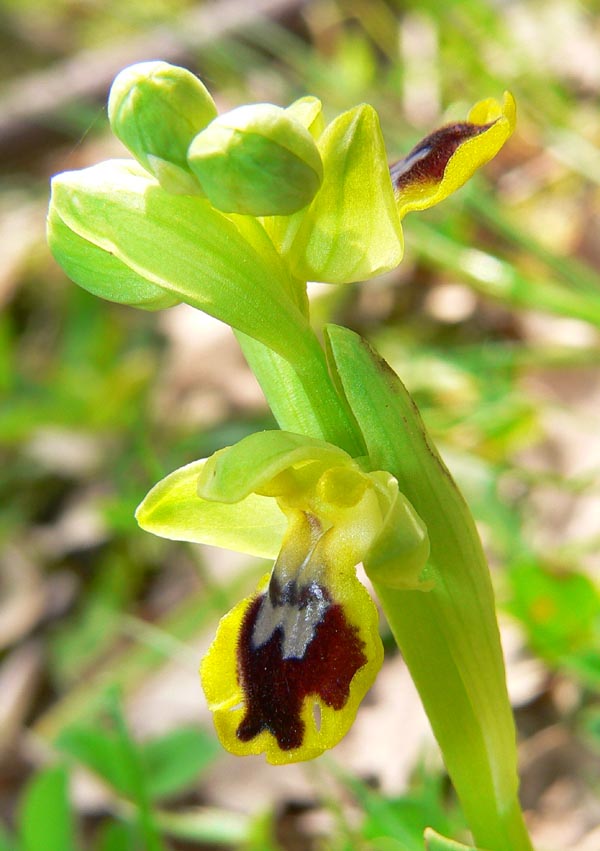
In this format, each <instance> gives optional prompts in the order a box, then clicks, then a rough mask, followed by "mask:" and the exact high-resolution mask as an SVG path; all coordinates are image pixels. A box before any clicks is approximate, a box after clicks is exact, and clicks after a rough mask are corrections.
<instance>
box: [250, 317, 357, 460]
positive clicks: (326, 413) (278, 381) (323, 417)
mask: <svg viewBox="0 0 600 851" xmlns="http://www.w3.org/2000/svg"><path fill="white" fill-rule="evenodd" d="M235 335H236V337H237V339H238V342H239V344H240V346H241V348H242V351H243V352H244V357H245V358H246V360H247V361H248V364H249V366H250V368H251V370H252V372H253V373H254V375H255V376H256V378H257V380H258V382H259V384H260V386H261V388H262V390H263V393H264V394H265V398H266V399H267V402H268V403H269V406H270V408H271V410H272V412H273V416H274V417H275V419H276V420H277V422H278V424H279V426H280V428H282V429H284V430H286V431H293V432H296V433H297V434H305V435H307V436H308V437H318V438H320V439H321V440H326V441H328V442H329V443H333V444H334V445H335V446H339V447H340V448H341V449H344V450H345V451H346V452H348V453H349V454H350V455H352V456H353V457H357V456H359V455H364V454H365V448H364V443H363V441H362V437H361V434H360V431H359V429H358V427H357V425H356V423H355V422H354V421H353V418H352V415H351V413H350V412H349V410H348V407H347V405H346V403H345V400H344V399H343V397H340V395H339V394H338V392H337V391H336V389H335V387H334V384H333V382H332V380H331V376H330V374H329V370H328V368H327V362H326V360H325V354H324V352H323V350H322V349H321V347H320V345H319V343H318V341H317V338H316V337H314V336H313V340H314V344H313V346H312V348H311V350H309V353H308V356H307V355H306V353H303V352H300V351H299V352H298V353H297V354H298V357H297V358H296V359H295V360H294V362H293V363H292V362H290V361H288V360H284V358H283V357H281V356H280V355H278V354H277V353H276V352H274V351H273V350H272V349H269V348H268V347H267V346H265V345H264V344H263V343H260V342H259V341H258V340H255V339H253V338H252V337H248V336H247V335H246V334H243V333H241V332H240V331H235Z"/></svg>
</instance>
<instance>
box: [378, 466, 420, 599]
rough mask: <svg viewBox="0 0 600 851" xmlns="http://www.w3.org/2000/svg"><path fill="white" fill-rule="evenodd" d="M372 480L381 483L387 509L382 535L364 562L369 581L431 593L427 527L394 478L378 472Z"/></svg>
mask: <svg viewBox="0 0 600 851" xmlns="http://www.w3.org/2000/svg"><path fill="white" fill-rule="evenodd" d="M370 478H371V479H373V480H375V481H377V482H378V483H381V486H382V488H383V493H384V499H385V502H386V503H387V504H386V509H387V510H386V513H385V515H384V521H383V527H382V529H381V532H380V533H379V535H378V536H377V538H376V540H375V542H374V544H373V546H372V547H371V549H370V550H369V552H368V554H367V556H366V557H365V558H364V559H363V563H364V566H365V570H366V571H367V574H368V576H369V578H370V579H371V580H372V581H374V582H379V583H381V584H383V585H387V586H388V587H390V588H412V589H419V590H421V591H428V590H430V589H431V588H432V586H433V580H432V579H431V578H428V577H427V576H426V575H424V573H423V571H424V568H425V565H426V564H427V559H428V558H429V551H430V545H429V536H428V534H427V527H426V526H425V524H424V523H423V521H422V520H421V518H420V517H419V515H418V514H417V512H416V511H415V509H414V508H413V507H412V505H411V504H410V502H409V501H408V499H407V498H406V497H405V496H404V494H403V493H400V491H399V490H398V483H397V482H396V479H395V478H394V477H393V476H391V475H390V474H389V473H384V472H376V473H371V474H370ZM390 496H391V501H389V500H390ZM388 501H389V502H388Z"/></svg>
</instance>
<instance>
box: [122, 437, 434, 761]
mask: <svg viewBox="0 0 600 851" xmlns="http://www.w3.org/2000/svg"><path fill="white" fill-rule="evenodd" d="M137 519H138V522H139V523H140V525H141V526H142V527H143V528H145V529H147V530H149V531H152V532H154V533H156V534H159V535H162V536H164V537H170V538H177V539H185V540H194V541H199V540H205V541H207V542H210V543H220V544H221V545H226V546H228V547H229V548H231V549H241V550H243V551H246V552H248V551H250V552H254V553H255V554H261V555H268V556H270V555H273V554H274V553H275V552H277V553H278V555H277V557H276V560H275V564H274V566H273V569H272V571H271V573H270V574H267V575H266V576H264V577H263V578H262V579H261V581H260V582H259V584H258V587H257V588H256V590H255V591H254V593H252V594H251V595H250V596H248V597H247V598H246V599H244V600H242V601H241V602H240V603H238V605H237V606H235V607H234V608H233V609H232V610H231V611H230V612H229V613H228V614H227V615H225V617H224V618H223V619H222V620H221V622H220V624H219V627H218V630H217V634H216V637H215V640H214V642H213V643H212V645H211V647H210V649H209V651H208V653H207V654H206V656H205V658H204V660H203V662H202V666H201V679H202V685H203V688H204V692H205V694H206V698H207V702H208V705H209V708H210V709H211V711H212V712H213V716H214V722H215V727H216V730H217V734H218V736H219V739H220V740H221V742H222V744H223V746H224V747H225V748H227V750H229V751H231V752H232V753H235V754H238V755H246V754H259V753H265V754H266V757H267V760H268V761H269V762H270V763H272V764H276V765H278V764H284V763H289V762H297V761H300V760H306V759H312V758H313V757H315V756H318V755H319V754H321V753H323V751H324V750H326V749H328V748H331V747H333V746H334V745H336V744H337V743H338V742H339V741H340V739H342V737H343V736H344V735H345V734H346V733H347V731H348V730H349V728H350V726H351V724H352V722H353V720H354V717H355V715H356V712H357V709H358V706H359V704H360V702H361V700H362V699H363V697H364V696H365V694H366V693H367V691H368V690H369V688H370V687H371V685H372V683H373V681H374V679H375V676H376V674H377V672H378V670H379V668H380V667H381V663H382V660H383V650H382V645H381V640H380V638H379V632H378V614H377V609H376V607H375V604H374V603H373V601H372V600H371V597H370V596H369V593H368V592H367V590H366V588H365V587H364V586H363V585H362V584H361V583H360V581H359V580H358V578H357V576H356V571H355V567H356V565H357V564H358V562H360V561H361V560H362V559H363V558H366V557H368V556H370V555H371V553H374V554H375V556H374V560H375V561H377V562H381V563H382V564H384V566H383V567H382V569H383V570H386V569H387V568H386V565H387V566H389V564H390V563H391V562H394V563H395V564H396V566H398V565H401V567H400V569H399V571H398V572H399V574H401V573H403V574H404V576H405V581H406V583H407V584H408V585H412V586H413V587H415V586H418V584H419V574H420V573H421V570H422V568H423V565H424V563H425V561H426V559H427V555H428V552H429V545H428V539H427V534H426V532H425V529H424V526H423V523H422V522H421V520H420V519H419V518H418V516H417V515H416V514H415V512H414V510H413V509H412V507H411V506H410V504H409V503H408V501H407V500H406V499H405V498H404V497H403V496H402V494H400V493H399V491H398V485H397V482H396V480H395V479H394V478H393V476H391V475H390V474H389V473H384V472H381V471H378V472H365V471H364V470H363V469H362V467H361V465H360V463H359V462H358V461H356V460H354V459H352V458H351V457H350V456H349V455H348V454H347V453H345V452H344V451H343V450H341V449H339V448H337V447H335V446H332V445H331V444H328V443H325V442H324V441H320V440H316V439H311V438H307V437H304V436H300V435H295V434H290V433H289V432H283V431H273V432H262V433H259V434H254V435H251V436H249V437H247V438H245V439H244V440H242V441H241V442H240V443H238V444H236V445H235V446H232V447H229V448H227V449H224V450H221V451H220V452H217V453H216V454H215V455H213V456H212V457H211V458H209V459H208V460H206V461H202V462H195V463H194V464H190V465H188V466H187V467H184V468H182V469H181V470H177V471H175V473H172V474H171V475H170V476H167V478H166V479H163V481H162V482H159V484H158V485H156V487H155V488H153V489H152V491H150V493H149V494H148V496H147V497H146V499H145V500H144V502H143V503H142V504H141V506H140V507H139V509H138V512H137ZM215 529H217V530H221V532H219V531H217V532H216V533H215ZM391 530H393V532H391ZM254 531H255V532H256V534H253V532H254ZM215 534H216V536H217V537H215ZM392 538H393V541H394V542H395V543H393V542H392ZM379 541H380V542H381V553H380V554H379V557H378V558H377V545H378V542H379Z"/></svg>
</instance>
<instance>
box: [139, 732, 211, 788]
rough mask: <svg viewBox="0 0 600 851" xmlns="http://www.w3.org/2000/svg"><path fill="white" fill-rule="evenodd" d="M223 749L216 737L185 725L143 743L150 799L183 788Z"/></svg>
mask: <svg viewBox="0 0 600 851" xmlns="http://www.w3.org/2000/svg"><path fill="white" fill-rule="evenodd" d="M220 752H221V749H220V747H219V745H218V744H217V742H216V740H215V738H214V736H209V735H208V734H207V733H204V732H203V731H202V730H200V729H197V728H192V727H188V728H185V727H182V728H179V729H177V730H173V731H172V732H171V733H167V734H166V735H165V736H161V737H160V738H159V739H153V740H150V741H148V742H144V743H143V744H142V745H141V747H140V756H141V760H142V763H143V765H144V773H145V775H146V778H147V785H148V794H149V795H150V797H151V798H153V799H155V798H164V797H165V796H168V795H173V794H175V793H177V792H180V791H182V790H183V789H185V788H186V787H187V786H189V785H190V784H191V783H192V782H193V781H194V779H196V778H198V777H199V776H200V775H201V774H202V772H203V771H204V769H205V768H206V767H207V766H208V765H210V763H211V762H212V761H213V760H214V759H215V757H216V756H217V755H218V754H219V753H220Z"/></svg>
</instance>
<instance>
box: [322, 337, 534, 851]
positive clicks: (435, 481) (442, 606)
mask: <svg viewBox="0 0 600 851" xmlns="http://www.w3.org/2000/svg"><path fill="white" fill-rule="evenodd" d="M328 337H329V343H330V346H331V353H332V357H333V360H334V361H335V365H336V368H337V374H338V377H339V381H340V384H341V387H342V389H343V392H344V394H345V395H346V398H347V400H348V403H349V404H350V406H351V408H352V411H353V413H354V415H355V416H356V419H357V422H358V424H359V426H360V428H361V430H362V433H363V435H364V438H365V441H366V444H367V449H368V452H369V457H370V460H371V463H372V465H373V468H374V469H383V470H389V471H390V472H391V473H392V474H393V475H394V476H395V477H396V478H397V480H398V484H399V487H400V490H401V491H402V492H403V493H404V494H405V495H406V496H407V498H408V499H409V500H410V501H411V503H412V504H413V506H414V508H415V510H416V511H417V512H418V514H419V515H420V516H421V518H422V519H423V520H424V521H425V523H426V525H427V528H428V532H429V537H430V543H431V558H430V561H429V563H428V566H427V571H428V578H431V579H433V580H434V584H433V588H432V589H431V590H429V591H419V590H398V589H394V588H390V587H388V586H386V585H384V584H383V583H382V582H379V581H378V579H377V576H376V575H375V574H371V579H372V580H373V583H374V586H375V590H376V592H377V594H378V596H379V598H380V600H381V603H382V606H383V609H384V611H385V614H386V617H387V619H388V621H389V623H390V627H391V629H392V632H393V634H394V637H395V639H396V641H397V643H398V646H399V647H400V649H401V651H402V653H403V655H404V658H405V660H406V663H407V665H408V667H409V669H410V672H411V674H412V677H413V679H414V681H415V684H416V686H417V688H418V690H419V693H420V695H421V699H422V701H423V705H424V707H425V710H426V712H427V714H428V716H429V720H430V722H431V726H432V728H433V731H434V733H435V735H436V738H437V740H438V743H439V745H440V748H441V750H442V753H443V756H444V761H445V763H446V766H447V768H448V772H449V774H450V776H451V778H452V781H453V783H454V786H455V788H456V791H457V794H458V796H459V798H460V801H461V803H462V806H463V809H464V811H465V814H466V816H467V819H468V822H469V825H470V827H471V830H472V832H473V836H474V838H475V841H476V843H477V845H479V846H481V847H482V848H486V849H488V851H531V842H530V840H529V837H528V835H527V831H526V829H525V825H524V822H523V816H522V813H521V809H520V806H519V801H518V797H517V790H518V777H517V754H516V745H515V728H514V721H513V717H512V712H511V708H510V703H509V700H508V694H507V691H506V678H505V671H504V662H503V657H502V649H501V645H500V637H499V633H498V626H497V622H496V615H495V604H494V596H493V590H492V585H491V580H490V575H489V570H488V567H487V563H486V561H485V557H484V554H483V551H482V548H481V544H480V541H479V537H478V535H477V531H476V529H475V525H474V523H473V520H472V517H471V514H470V512H469V510H468V508H467V506H466V504H465V502H464V500H463V498H462V495H461V494H460V492H459V491H458V488H457V487H456V485H455V483H454V481H453V480H452V478H451V476H450V473H449V472H448V470H447V468H446V467H445V465H444V464H443V462H442V460H441V459H440V457H439V455H438V453H437V450H436V449H435V447H434V446H433V444H432V443H431V441H430V440H429V437H428V435H427V433H426V431H425V427H424V425H423V422H422V420H421V417H420V415H419V413H418V411H417V409H416V407H415V405H414V403H413V401H412V399H411V397H410V395H409V394H408V392H407V391H406V389H405V388H404V386H403V385H402V384H401V382H400V380H399V379H398V378H397V376H396V375H395V374H394V373H393V372H392V370H391V369H390V368H389V367H388V366H387V364H385V362H384V361H382V360H381V359H380V358H379V357H378V356H377V355H376V354H375V353H374V352H373V351H372V350H371V349H370V348H369V346H368V344H367V343H366V342H365V341H363V340H361V339H360V337H358V336H357V335H356V334H353V333H352V332H351V331H349V330H347V329H345V328H337V327H335V326H331V327H330V328H329V332H328ZM365 568H366V570H367V573H369V564H368V560H365Z"/></svg>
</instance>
